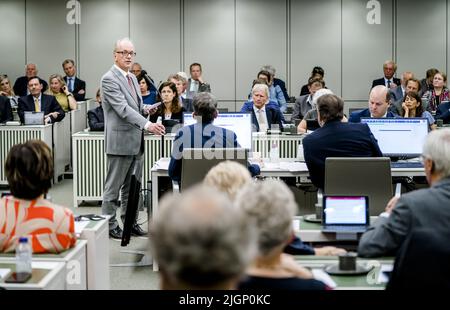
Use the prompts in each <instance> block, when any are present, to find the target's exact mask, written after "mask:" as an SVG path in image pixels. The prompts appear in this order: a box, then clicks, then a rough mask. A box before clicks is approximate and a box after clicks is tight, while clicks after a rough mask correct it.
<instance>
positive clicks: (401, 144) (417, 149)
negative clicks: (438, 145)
mask: <svg viewBox="0 0 450 310" xmlns="http://www.w3.org/2000/svg"><path fill="white" fill-rule="evenodd" d="M361 122H362V123H366V124H367V125H369V128H370V130H371V131H372V133H373V135H374V136H375V138H376V139H377V140H378V145H379V146H380V149H381V152H382V153H383V156H386V157H391V158H414V157H419V156H420V155H421V154H422V148H423V145H424V143H425V139H426V137H427V135H428V120H427V119H426V118H361Z"/></svg>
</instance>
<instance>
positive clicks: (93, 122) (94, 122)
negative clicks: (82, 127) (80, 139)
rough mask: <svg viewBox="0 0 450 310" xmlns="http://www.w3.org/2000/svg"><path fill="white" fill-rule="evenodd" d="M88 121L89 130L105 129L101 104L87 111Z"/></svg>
mask: <svg viewBox="0 0 450 310" xmlns="http://www.w3.org/2000/svg"><path fill="white" fill-rule="evenodd" d="M88 122H89V128H90V129H91V131H104V130H105V115H104V114H103V108H102V106H101V105H100V106H98V107H96V108H94V109H92V110H89V111H88Z"/></svg>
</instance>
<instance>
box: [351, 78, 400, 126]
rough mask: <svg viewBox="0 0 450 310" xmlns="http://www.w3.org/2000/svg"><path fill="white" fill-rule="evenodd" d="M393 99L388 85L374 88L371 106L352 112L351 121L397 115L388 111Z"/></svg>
mask: <svg viewBox="0 0 450 310" xmlns="http://www.w3.org/2000/svg"><path fill="white" fill-rule="evenodd" d="M390 100H391V93H390V91H389V89H388V88H387V87H386V86H382V85H378V86H375V87H374V88H372V90H371V91H370V95H369V108H367V109H365V110H362V111H356V112H353V113H352V114H350V118H349V120H348V121H349V122H350V123H360V122H361V118H362V117H373V118H382V117H395V114H394V113H392V112H391V111H388V108H389V105H390Z"/></svg>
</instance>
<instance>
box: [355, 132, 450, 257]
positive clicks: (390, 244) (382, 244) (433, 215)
mask: <svg viewBox="0 0 450 310" xmlns="http://www.w3.org/2000/svg"><path fill="white" fill-rule="evenodd" d="M422 158H423V163H424V169H425V175H426V178H427V181H428V183H429V184H430V188H427V189H421V190H417V191H413V192H410V193H407V194H405V195H402V196H401V197H400V198H399V197H394V198H393V199H392V200H391V201H390V202H389V203H388V205H387V207H386V212H384V213H382V214H381V215H380V216H379V217H378V219H377V220H376V222H375V223H374V224H373V225H372V226H371V227H370V228H369V229H368V230H367V231H366V232H365V233H364V235H363V236H362V237H361V240H360V241H359V247H358V254H359V255H360V256H363V257H380V256H395V255H396V254H397V251H398V250H399V248H400V247H401V246H402V244H403V243H404V242H405V240H407V239H408V237H409V236H410V235H411V234H412V233H413V232H414V231H415V230H417V229H429V230H431V231H433V232H434V233H435V234H436V235H438V236H443V235H448V234H449V233H450V161H449V160H448V159H449V158H450V129H441V130H434V131H432V132H431V133H430V134H429V135H428V137H427V140H426V142H425V145H424V148H423V152H422ZM447 241H448V240H447ZM419 246H420V245H419ZM441 246H442V247H448V244H442V245H441ZM425 263H426V262H425Z"/></svg>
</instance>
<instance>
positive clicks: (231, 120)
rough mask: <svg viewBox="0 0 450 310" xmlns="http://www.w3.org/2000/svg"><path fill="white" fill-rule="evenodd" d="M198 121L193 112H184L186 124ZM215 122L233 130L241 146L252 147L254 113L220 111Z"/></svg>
mask: <svg viewBox="0 0 450 310" xmlns="http://www.w3.org/2000/svg"><path fill="white" fill-rule="evenodd" d="M196 122H197V121H196V120H195V118H193V116H192V114H190V113H185V114H184V126H189V125H192V124H195V123H196ZM213 124H214V125H215V126H218V127H221V128H225V129H229V130H231V131H233V132H234V133H235V134H236V136H237V141H238V143H239V145H240V146H241V148H244V149H248V150H251V149H252V115H251V114H250V113H219V114H218V116H217V118H216V119H215V120H214V122H213Z"/></svg>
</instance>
